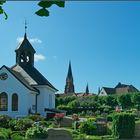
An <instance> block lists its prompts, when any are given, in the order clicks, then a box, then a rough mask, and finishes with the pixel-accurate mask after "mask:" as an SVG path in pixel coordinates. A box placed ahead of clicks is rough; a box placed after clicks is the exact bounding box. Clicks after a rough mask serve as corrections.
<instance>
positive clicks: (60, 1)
mask: <svg viewBox="0 0 140 140" xmlns="http://www.w3.org/2000/svg"><path fill="white" fill-rule="evenodd" d="M53 4H56V5H57V6H59V7H64V6H65V1H64V0H43V1H40V2H39V3H38V5H39V6H41V7H43V8H49V7H51V6H52V5H53Z"/></svg>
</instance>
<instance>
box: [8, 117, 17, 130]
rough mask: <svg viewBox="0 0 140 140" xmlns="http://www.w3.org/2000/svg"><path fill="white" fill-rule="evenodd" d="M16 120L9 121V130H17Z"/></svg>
mask: <svg viewBox="0 0 140 140" xmlns="http://www.w3.org/2000/svg"><path fill="white" fill-rule="evenodd" d="M16 121H17V120H16V119H12V120H10V121H9V128H11V130H13V131H14V130H15V125H16Z"/></svg>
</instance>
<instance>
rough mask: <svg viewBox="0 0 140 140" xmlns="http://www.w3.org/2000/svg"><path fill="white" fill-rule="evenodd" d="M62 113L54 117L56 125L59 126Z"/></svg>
mask: <svg viewBox="0 0 140 140" xmlns="http://www.w3.org/2000/svg"><path fill="white" fill-rule="evenodd" d="M64 116H65V115H64V113H56V114H55V116H54V119H55V120H56V122H57V124H59V125H60V122H61V121H62V120H63V118H64Z"/></svg>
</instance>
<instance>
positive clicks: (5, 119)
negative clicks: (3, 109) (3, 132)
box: [0, 115, 11, 128]
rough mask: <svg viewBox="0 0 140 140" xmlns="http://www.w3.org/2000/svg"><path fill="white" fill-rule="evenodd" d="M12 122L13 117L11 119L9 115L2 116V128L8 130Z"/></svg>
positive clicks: (0, 122)
mask: <svg viewBox="0 0 140 140" xmlns="http://www.w3.org/2000/svg"><path fill="white" fill-rule="evenodd" d="M10 120H11V117H9V116H8V115H0V127H2V128H8V127H9V121H10Z"/></svg>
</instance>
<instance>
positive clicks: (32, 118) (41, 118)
mask: <svg viewBox="0 0 140 140" xmlns="http://www.w3.org/2000/svg"><path fill="white" fill-rule="evenodd" d="M26 118H27V119H31V120H33V121H35V122H38V121H43V120H44V118H43V117H41V116H40V115H29V116H27V117H26Z"/></svg>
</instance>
